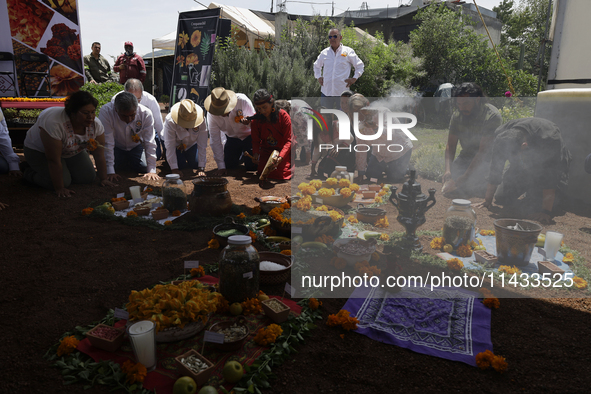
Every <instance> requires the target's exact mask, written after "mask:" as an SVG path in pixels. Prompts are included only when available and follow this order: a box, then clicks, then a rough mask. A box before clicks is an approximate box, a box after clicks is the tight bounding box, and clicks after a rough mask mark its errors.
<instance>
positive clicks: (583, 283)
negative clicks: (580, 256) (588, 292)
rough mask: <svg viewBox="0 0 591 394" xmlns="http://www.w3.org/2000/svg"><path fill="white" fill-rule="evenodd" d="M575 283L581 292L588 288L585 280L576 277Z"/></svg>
mask: <svg viewBox="0 0 591 394" xmlns="http://www.w3.org/2000/svg"><path fill="white" fill-rule="evenodd" d="M573 283H574V285H575V287H576V288H577V289H579V290H584V289H586V288H587V281H586V280H585V279H583V278H579V277H578V276H575V277H574V278H573Z"/></svg>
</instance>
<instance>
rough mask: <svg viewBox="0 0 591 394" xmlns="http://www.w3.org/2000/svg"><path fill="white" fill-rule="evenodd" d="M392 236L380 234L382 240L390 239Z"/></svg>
mask: <svg viewBox="0 0 591 394" xmlns="http://www.w3.org/2000/svg"><path fill="white" fill-rule="evenodd" d="M389 240H390V236H389V235H388V234H380V241H389Z"/></svg>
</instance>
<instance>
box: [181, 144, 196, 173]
mask: <svg viewBox="0 0 591 394" xmlns="http://www.w3.org/2000/svg"><path fill="white" fill-rule="evenodd" d="M197 153H198V149H197V144H195V145H193V146H192V147H190V148H189V149H185V150H184V151H182V152H181V151H180V150H178V149H177V150H176V162H177V164H178V166H179V170H182V169H184V168H192V169H194V170H196V169H197V167H199V163H198V156H197Z"/></svg>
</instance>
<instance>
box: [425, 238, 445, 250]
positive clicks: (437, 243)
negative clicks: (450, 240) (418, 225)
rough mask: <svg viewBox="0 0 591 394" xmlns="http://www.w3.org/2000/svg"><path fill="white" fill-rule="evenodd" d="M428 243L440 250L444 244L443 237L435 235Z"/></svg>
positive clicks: (432, 247)
mask: <svg viewBox="0 0 591 394" xmlns="http://www.w3.org/2000/svg"><path fill="white" fill-rule="evenodd" d="M429 245H430V246H431V249H433V250H441V248H443V245H445V239H444V238H443V237H435V238H433V239H432V240H431V243H430V244H429Z"/></svg>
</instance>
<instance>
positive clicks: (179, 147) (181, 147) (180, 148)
mask: <svg viewBox="0 0 591 394" xmlns="http://www.w3.org/2000/svg"><path fill="white" fill-rule="evenodd" d="M176 148H177V149H178V150H180V151H181V152H184V151H185V150H186V149H187V144H185V143H181V144H180V145H179V146H177V147H176Z"/></svg>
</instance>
